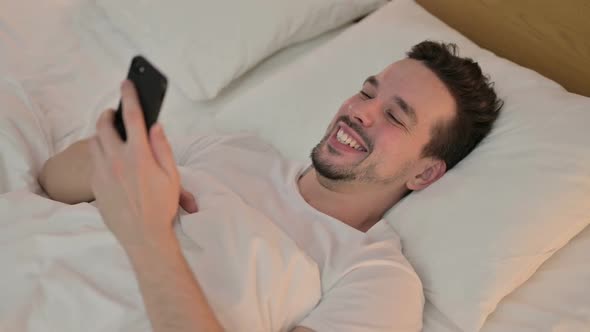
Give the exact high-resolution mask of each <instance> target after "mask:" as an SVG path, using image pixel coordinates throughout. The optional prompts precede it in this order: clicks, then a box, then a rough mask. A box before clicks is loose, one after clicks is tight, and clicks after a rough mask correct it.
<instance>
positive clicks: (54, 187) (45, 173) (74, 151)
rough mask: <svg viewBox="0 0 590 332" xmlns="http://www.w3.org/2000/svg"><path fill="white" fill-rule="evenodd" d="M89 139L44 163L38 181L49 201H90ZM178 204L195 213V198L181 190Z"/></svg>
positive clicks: (90, 165) (91, 195) (68, 202)
mask: <svg viewBox="0 0 590 332" xmlns="http://www.w3.org/2000/svg"><path fill="white" fill-rule="evenodd" d="M91 139H93V138H92V137H91V138H86V139H82V140H79V141H77V142H74V143H73V144H72V145H70V146H68V147H67V148H66V149H65V150H63V151H62V152H60V153H58V154H56V155H55V156H53V157H51V158H49V159H48V160H47V161H46V162H45V164H44V165H43V168H42V169H41V172H40V174H39V179H38V181H39V184H40V185H41V188H43V190H45V192H46V193H47V195H48V196H49V198H51V199H53V200H56V201H60V202H62V203H67V204H78V203H82V202H91V201H93V200H94V194H93V193H92V188H91V185H90V177H91V175H92V167H93V166H92V160H91V159H92V158H91V155H90V146H89V144H90V140H91ZM179 204H180V206H181V207H182V208H183V209H184V210H185V211H187V212H188V213H195V212H197V211H198V207H197V202H196V201H195V197H194V196H193V194H191V193H190V192H188V191H186V190H184V188H182V187H181V188H180V198H179Z"/></svg>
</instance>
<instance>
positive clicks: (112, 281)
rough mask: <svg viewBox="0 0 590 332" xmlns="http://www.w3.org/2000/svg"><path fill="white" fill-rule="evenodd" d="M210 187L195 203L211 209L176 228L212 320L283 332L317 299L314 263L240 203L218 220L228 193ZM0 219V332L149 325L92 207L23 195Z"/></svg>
mask: <svg viewBox="0 0 590 332" xmlns="http://www.w3.org/2000/svg"><path fill="white" fill-rule="evenodd" d="M189 176H190V175H189ZM205 185H207V184H205ZM211 187H212V190H211V195H204V197H201V199H203V200H205V201H206V203H207V206H209V207H211V209H210V210H205V211H201V212H200V213H197V214H192V215H186V214H183V215H181V216H180V218H179V224H177V225H178V226H177V228H176V230H177V235H178V236H179V238H180V240H181V244H182V247H183V252H184V255H185V257H186V258H187V261H188V262H189V265H190V266H191V268H192V270H193V271H194V272H195V274H196V275H198V276H199V282H200V284H201V286H202V288H203V291H204V292H205V294H206V296H207V297H208V299H209V303H210V304H211V306H212V308H213V309H214V311H215V312H216V316H217V318H218V319H219V320H220V321H221V323H222V325H223V326H224V327H225V328H226V329H227V330H228V331H288V330H290V329H291V328H293V327H294V325H295V324H296V322H298V321H299V320H301V319H302V318H303V317H304V316H305V315H306V314H307V313H308V312H309V311H310V310H311V309H312V308H313V307H314V306H315V304H316V303H317V301H319V299H320V296H321V286H320V279H319V271H318V268H317V265H316V264H315V262H313V261H312V260H311V259H310V258H309V257H308V256H307V255H306V254H304V253H303V251H301V250H300V249H299V248H298V247H297V246H296V245H295V244H294V242H293V241H292V240H291V239H290V238H289V237H288V236H286V235H285V234H284V233H283V232H282V231H281V230H280V229H279V228H278V227H276V226H275V225H274V224H273V223H272V222H271V221H270V220H268V219H266V218H265V217H263V216H261V215H260V213H258V212H257V211H254V210H252V209H250V208H248V207H247V206H246V205H245V204H244V206H243V208H241V209H235V210H232V211H228V213H226V214H219V209H217V208H215V207H216V206H217V207H219V206H220V205H223V204H224V203H225V202H226V200H227V199H228V197H227V196H224V197H219V195H216V193H215V191H214V190H213V188H214V184H212V185H211ZM229 199H231V198H229ZM236 206H237V205H236ZM226 210H227V209H226ZM209 211H212V212H209ZM221 211H223V207H221ZM0 215H2V218H1V221H0V266H1V267H2V278H1V279H0V294H2V297H1V300H0V330H1V331H40V332H41V331H63V332H66V331H72V332H74V331H88V332H90V331H147V330H149V329H150V328H149V326H150V325H149V320H148V319H147V316H146V313H145V310H144V307H143V304H142V299H141V295H140V293H139V289H138V286H137V282H136V280H135V276H134V273H133V270H132V268H131V265H130V263H129V261H128V259H127V256H126V255H125V252H124V251H123V249H122V248H121V247H120V245H119V244H118V243H117V242H116V240H115V238H114V237H113V235H112V234H111V233H110V232H109V231H108V229H107V228H106V226H105V225H104V224H103V222H102V220H101V218H100V215H99V214H98V211H97V209H96V208H95V207H94V206H92V205H91V204H87V203H83V204H78V205H75V206H70V205H66V204H61V203H58V202H54V201H51V200H48V199H46V198H43V197H41V196H38V195H35V194H32V193H30V192H27V191H24V190H23V191H15V192H11V193H7V194H4V195H1V196H0Z"/></svg>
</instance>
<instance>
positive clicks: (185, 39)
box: [96, 0, 385, 100]
mask: <svg viewBox="0 0 590 332" xmlns="http://www.w3.org/2000/svg"><path fill="white" fill-rule="evenodd" d="M383 3H385V1H384V0H321V1H318V0H299V1H290V0H282V1H277V0H254V1H243V0H233V1H218V0H200V1H192V0H182V1H176V2H175V3H174V5H170V4H169V3H167V2H162V1H159V0H151V1H149V0H133V1H132V0H127V1H119V0H96V4H97V6H98V7H99V8H101V9H102V10H104V12H105V13H106V15H107V16H108V17H109V18H110V20H111V22H112V24H113V25H114V26H115V27H116V28H118V29H119V30H120V31H122V32H124V33H125V35H126V36H127V38H128V40H129V41H130V42H131V43H133V44H135V45H137V46H138V48H139V49H140V50H141V52H142V53H143V54H144V55H145V56H147V58H148V59H150V60H152V62H153V63H154V64H155V65H156V67H160V68H161V69H162V70H163V71H164V72H165V73H167V74H168V75H169V79H170V80H171V81H173V82H176V83H177V84H179V86H180V87H181V89H182V90H183V91H184V93H185V94H186V95H187V96H189V97H190V98H191V99H194V100H202V99H211V98H213V97H215V96H216V95H217V94H218V93H219V91H221V89H223V88H224V87H225V86H227V85H228V84H229V83H230V82H231V81H232V80H234V79H235V78H237V77H239V76H240V75H242V74H243V73H245V72H246V71H247V70H248V69H250V68H252V67H253V66H254V65H256V64H257V63H258V62H259V61H260V60H262V59H264V58H266V57H268V56H269V55H271V54H273V53H274V52H276V51H278V50H280V49H282V48H284V47H286V46H289V45H291V44H293V43H296V42H300V41H304V40H307V39H309V38H311V37H314V36H317V35H319V34H321V33H323V32H326V31H328V30H331V29H334V28H337V27H338V26H341V25H343V24H345V23H347V22H350V21H352V20H353V19H355V18H358V17H359V16H362V15H364V14H367V13H369V12H371V11H372V10H375V9H376V8H378V6H380V5H382V4H383ZM163 22H165V23H163Z"/></svg>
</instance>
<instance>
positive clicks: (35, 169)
mask: <svg viewBox="0 0 590 332" xmlns="http://www.w3.org/2000/svg"><path fill="white" fill-rule="evenodd" d="M52 152H53V144H52V141H51V134H50V128H48V126H47V123H46V121H45V119H44V116H43V114H41V111H40V110H39V108H38V106H37V105H36V104H35V103H34V101H32V100H31V99H30V98H29V96H28V95H27V92H26V91H25V90H24V88H23V87H22V85H21V84H19V83H18V82H17V81H15V80H14V79H11V78H9V77H8V76H0V194H3V193H6V192H10V191H15V190H20V189H27V190H29V191H31V192H36V193H41V191H42V190H41V187H40V186H39V184H38V182H37V175H38V174H39V172H40V170H41V167H42V166H43V163H44V162H45V160H47V158H49V156H51V154H52ZM0 215H1V214H0Z"/></svg>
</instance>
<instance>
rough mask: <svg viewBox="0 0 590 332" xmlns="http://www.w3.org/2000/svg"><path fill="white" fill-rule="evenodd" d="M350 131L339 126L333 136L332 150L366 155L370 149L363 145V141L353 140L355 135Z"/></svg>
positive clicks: (331, 139)
mask: <svg viewBox="0 0 590 332" xmlns="http://www.w3.org/2000/svg"><path fill="white" fill-rule="evenodd" d="M349 133H350V129H348V128H346V129H345V128H344V127H343V126H341V125H340V126H338V129H337V130H336V131H335V133H334V134H332V135H331V137H330V140H329V143H330V147H331V148H333V149H334V148H335V149H337V150H341V151H345V152H356V153H359V152H360V153H365V152H368V149H367V148H366V147H365V146H364V145H363V143H362V142H361V141H358V140H357V139H355V138H353V135H351V134H349Z"/></svg>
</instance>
